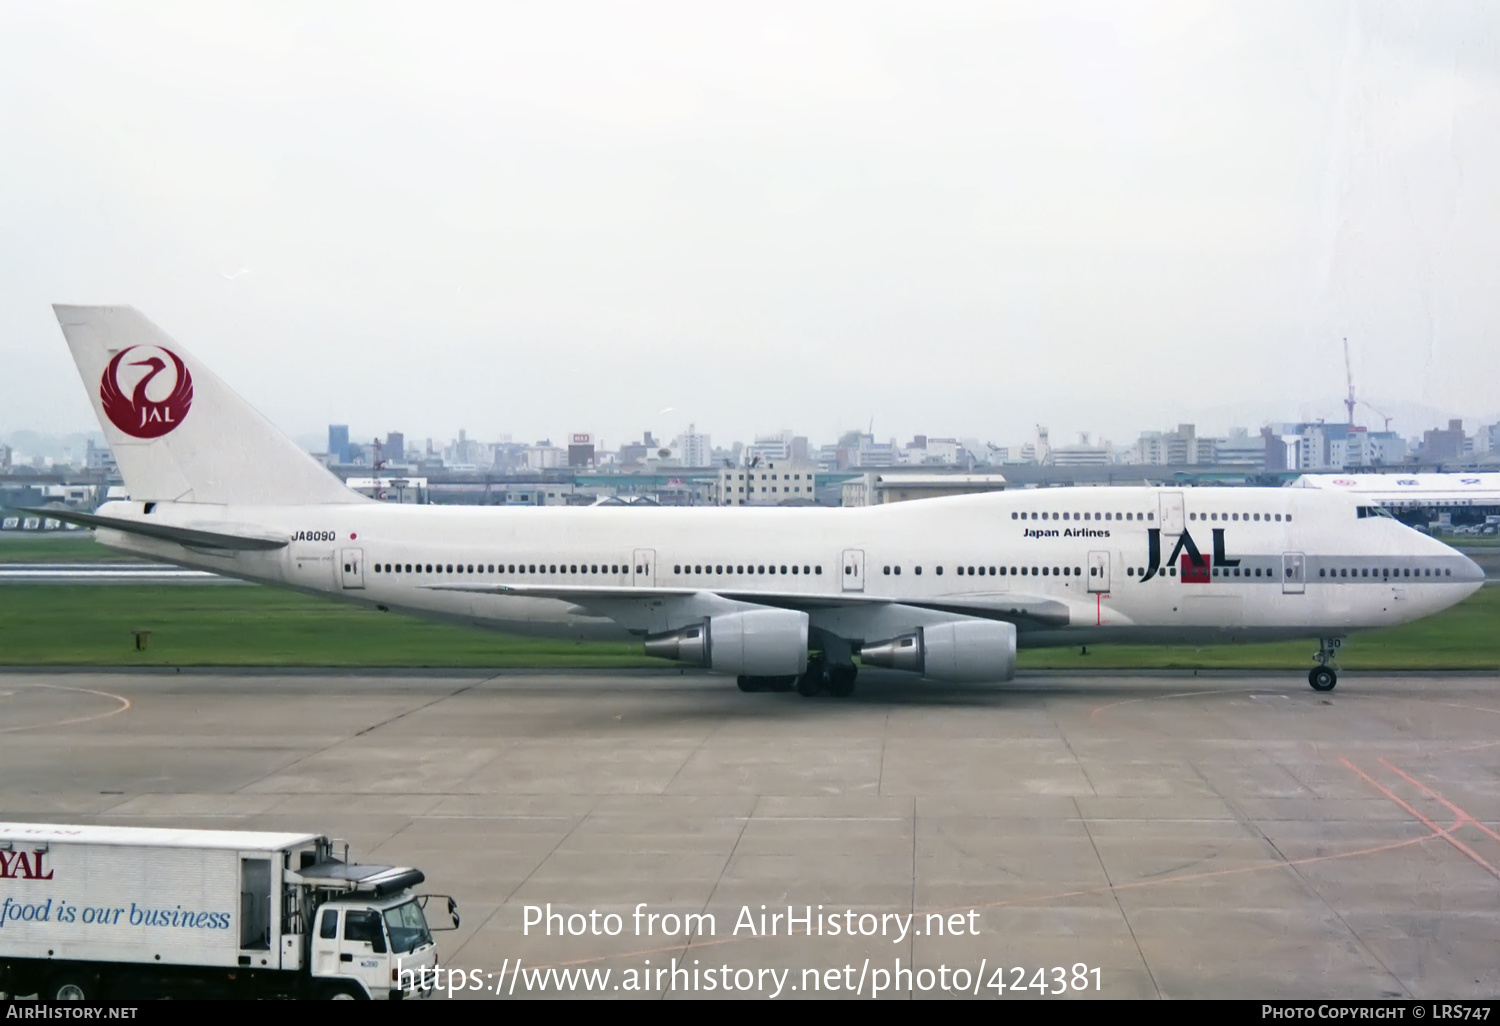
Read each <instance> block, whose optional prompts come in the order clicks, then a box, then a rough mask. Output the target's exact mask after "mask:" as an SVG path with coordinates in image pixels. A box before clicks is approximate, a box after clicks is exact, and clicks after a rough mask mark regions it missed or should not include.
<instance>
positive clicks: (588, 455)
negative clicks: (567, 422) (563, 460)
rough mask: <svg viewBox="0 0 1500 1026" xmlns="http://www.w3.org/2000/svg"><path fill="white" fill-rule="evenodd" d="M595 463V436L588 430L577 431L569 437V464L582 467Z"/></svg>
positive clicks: (573, 466) (578, 467)
mask: <svg viewBox="0 0 1500 1026" xmlns="http://www.w3.org/2000/svg"><path fill="white" fill-rule="evenodd" d="M594 465H595V461H594V436H593V435H591V434H588V433H587V432H575V433H574V434H573V435H572V436H571V437H570V438H569V439H568V466H569V467H572V468H577V469H581V468H585V467H592V466H594Z"/></svg>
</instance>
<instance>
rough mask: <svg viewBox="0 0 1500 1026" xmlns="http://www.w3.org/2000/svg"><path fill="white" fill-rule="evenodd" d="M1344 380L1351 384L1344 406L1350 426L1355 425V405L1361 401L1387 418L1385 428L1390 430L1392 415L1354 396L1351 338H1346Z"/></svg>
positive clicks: (1377, 413) (1378, 414)
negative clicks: (1350, 353) (1347, 412)
mask: <svg viewBox="0 0 1500 1026" xmlns="http://www.w3.org/2000/svg"><path fill="white" fill-rule="evenodd" d="M1344 381H1345V382H1346V383H1347V384H1348V386H1349V394H1348V396H1347V397H1346V398H1345V399H1344V408H1345V409H1346V410H1348V411H1349V426H1350V427H1353V426H1354V406H1355V404H1356V403H1359V404H1362V405H1364V406H1366V407H1369V409H1371V410H1373V411H1374V412H1375V414H1376V415H1377V416H1379V417H1383V418H1385V430H1387V431H1389V430H1390V429H1391V417H1390V416H1388V415H1387V414H1385V413H1382V412H1381V411H1380V410H1377V409H1375V407H1374V406H1371V405H1370V403H1369V402H1368V401H1367V400H1364V399H1356V398H1355V397H1354V367H1353V365H1352V364H1350V362H1349V340H1348V339H1347V338H1346V339H1344Z"/></svg>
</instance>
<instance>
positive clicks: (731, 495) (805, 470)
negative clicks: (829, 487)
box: [711, 460, 818, 506]
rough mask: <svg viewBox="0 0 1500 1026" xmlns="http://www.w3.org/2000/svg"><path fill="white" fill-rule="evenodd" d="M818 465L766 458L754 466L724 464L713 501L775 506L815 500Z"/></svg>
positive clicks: (717, 504) (730, 504) (728, 503)
mask: <svg viewBox="0 0 1500 1026" xmlns="http://www.w3.org/2000/svg"><path fill="white" fill-rule="evenodd" d="M817 478H818V468H817V465H816V464H812V463H792V462H791V461H790V460H764V461H762V462H760V463H757V464H754V465H751V464H748V463H747V464H745V465H744V466H738V467H720V468H719V474H718V480H717V482H716V483H715V485H714V492H713V496H712V500H711V501H712V502H713V503H714V505H716V506H775V505H779V504H781V503H785V502H793V503H796V502H812V501H813V496H814V495H815V493H816V491H817V485H818V481H817Z"/></svg>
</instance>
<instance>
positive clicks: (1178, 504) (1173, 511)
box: [1160, 492, 1186, 538]
mask: <svg viewBox="0 0 1500 1026" xmlns="http://www.w3.org/2000/svg"><path fill="white" fill-rule="evenodd" d="M1160 496H1161V510H1160V516H1161V536H1162V537H1163V538H1168V537H1173V536H1176V535H1179V534H1181V533H1182V532H1183V529H1184V527H1185V526H1186V525H1185V522H1184V521H1185V518H1184V517H1183V513H1182V493H1181V492H1161V493H1160Z"/></svg>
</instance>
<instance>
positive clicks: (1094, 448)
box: [1052, 443, 1110, 467]
mask: <svg viewBox="0 0 1500 1026" xmlns="http://www.w3.org/2000/svg"><path fill="white" fill-rule="evenodd" d="M1109 456H1110V453H1109V450H1108V449H1106V448H1103V447H1102V446H1098V445H1085V444H1082V443H1080V444H1078V445H1059V446H1057V447H1055V448H1054V449H1053V450H1052V465H1053V466H1054V467H1107V466H1109Z"/></svg>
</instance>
